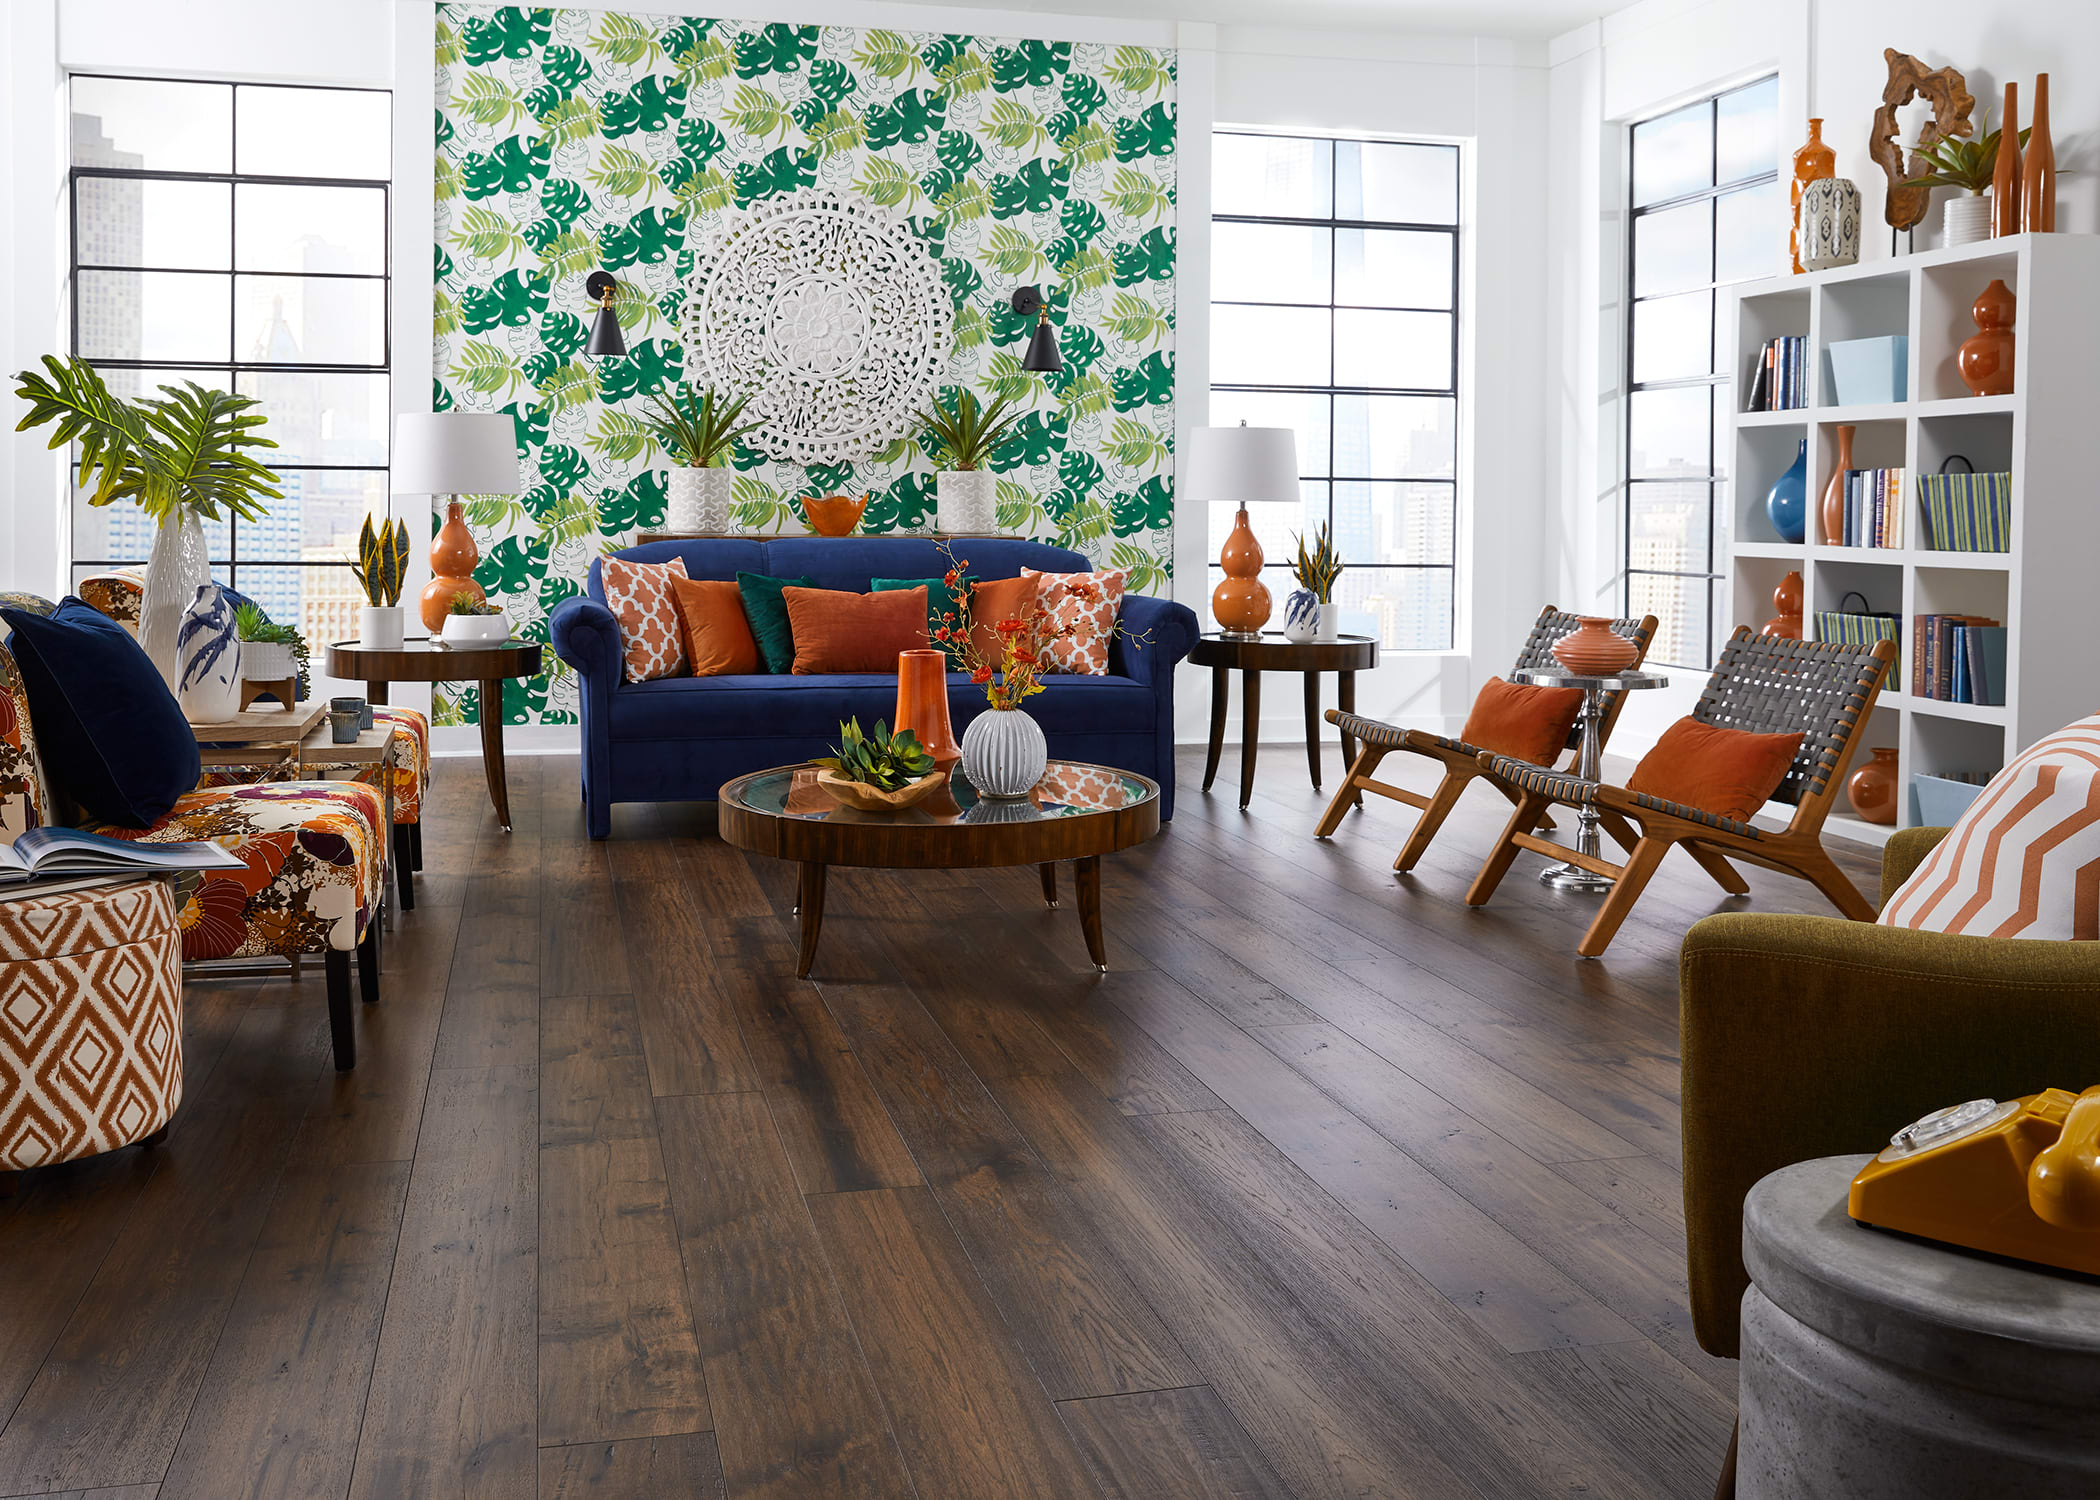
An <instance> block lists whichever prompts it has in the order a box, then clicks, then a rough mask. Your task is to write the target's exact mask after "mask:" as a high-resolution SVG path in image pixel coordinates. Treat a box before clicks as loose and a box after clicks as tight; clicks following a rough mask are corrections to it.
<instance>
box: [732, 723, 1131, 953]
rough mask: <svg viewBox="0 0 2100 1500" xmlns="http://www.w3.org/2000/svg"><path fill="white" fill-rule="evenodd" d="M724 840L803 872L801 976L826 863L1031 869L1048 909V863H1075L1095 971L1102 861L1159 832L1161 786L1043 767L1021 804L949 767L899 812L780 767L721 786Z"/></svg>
mask: <svg viewBox="0 0 2100 1500" xmlns="http://www.w3.org/2000/svg"><path fill="white" fill-rule="evenodd" d="M720 822H721V830H722V838H723V840H724V841H725V842H726V843H729V844H731V845H733V846H735V847H736V848H738V849H749V850H751V851H752V852H753V853H756V854H770V855H772V856H773V857H774V858H775V859H788V860H793V861H795V862H796V863H797V864H799V865H801V867H802V880H801V886H800V896H799V898H798V899H799V904H798V908H797V909H798V911H799V913H800V916H801V919H802V956H801V961H800V963H799V964H798V965H797V967H796V970H795V972H796V973H797V974H798V975H800V976H802V977H804V978H807V977H808V975H809V966H810V961H811V960H812V959H813V958H815V957H816V953H817V934H818V931H819V930H820V929H821V928H822V927H823V925H824V871H825V870H826V868H827V867H829V866H831V865H858V866H861V867H863V868H868V869H877V870H977V869H984V868H986V867H988V866H996V865H1039V866H1041V867H1042V874H1043V899H1044V900H1045V901H1047V902H1049V904H1050V905H1052V906H1055V905H1057V861H1058V860H1061V859H1069V860H1075V861H1077V865H1076V867H1075V868H1074V870H1073V876H1074V879H1075V883H1076V884H1077V885H1078V887H1079V927H1080V930H1081V931H1082V932H1084V933H1085V934H1086V951H1087V952H1088V953H1089V954H1091V955H1092V957H1093V960H1094V965H1095V967H1096V968H1098V969H1101V970H1102V971H1104V972H1106V970H1107V968H1108V950H1107V948H1106V947H1105V946H1104V945H1103V943H1102V940H1101V856H1102V855H1104V854H1113V853H1115V852H1116V851H1117V850H1118V849H1128V848H1129V847H1130V846H1131V845H1133V844H1142V843H1143V842H1144V841H1145V840H1146V839H1149V838H1151V837H1152V835H1153V834H1155V833H1157V832H1159V783H1158V782H1156V781H1152V780H1150V779H1149V778H1147V777H1144V776H1140V775H1138V774H1137V773H1135V772H1133V771H1118V770H1115V769H1113V768H1111V767H1108V766H1090V765H1086V764H1084V763H1083V762H1080V761H1068V760H1053V761H1051V762H1050V769H1049V770H1048V771H1046V772H1045V773H1044V775H1043V779H1042V780H1041V781H1040V782H1038V783H1037V784H1036V788H1035V790H1034V791H1032V792H1030V793H1029V794H1028V796H1027V797H1025V798H1022V799H1019V800H1016V801H1004V800H994V799H992V798H989V797H986V798H981V799H980V798H979V797H978V795H977V789H976V788H975V787H973V786H971V785H970V782H969V779H968V778H967V777H965V776H964V775H963V774H962V768H961V767H960V766H958V767H956V768H955V769H954V770H953V771H950V772H949V773H948V782H947V785H945V786H943V787H941V788H940V789H939V790H938V791H936V792H935V793H934V794H933V795H932V796H930V797H928V798H927V799H926V800H925V801H923V802H921V803H919V804H918V805H917V806H915V807H908V808H905V809H904V810H903V811H902V812H881V813H871V812H856V811H854V810H853V809H851V808H846V807H840V806H839V805H838V804H837V803H836V802H833V801H832V800H831V798H830V797H829V796H827V795H825V793H824V790H823V789H822V788H821V787H819V786H818V785H817V768H816V767H815V766H808V765H803V766H781V767H778V768H776V769H774V770H771V771H754V772H752V773H751V774H750V775H749V776H739V777H738V778H737V779H736V780H734V781H732V782H730V783H729V784H728V785H726V786H724V787H723V788H722V798H721V811H720Z"/></svg>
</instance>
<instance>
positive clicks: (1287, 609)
mask: <svg viewBox="0 0 2100 1500" xmlns="http://www.w3.org/2000/svg"><path fill="white" fill-rule="evenodd" d="M1319 631H1320V601H1319V600H1318V599H1316V598H1314V597H1313V592H1312V590H1311V589H1297V590H1295V591H1294V592H1293V593H1292V594H1291V596H1290V597H1289V598H1288V599H1286V600H1284V601H1283V638H1284V639H1285V640H1287V641H1290V642H1292V643H1293V644H1295V645H1300V646H1303V645H1305V644H1306V643H1307V642H1309V641H1310V640H1312V638H1313V637H1314V636H1315V635H1317V634H1319Z"/></svg>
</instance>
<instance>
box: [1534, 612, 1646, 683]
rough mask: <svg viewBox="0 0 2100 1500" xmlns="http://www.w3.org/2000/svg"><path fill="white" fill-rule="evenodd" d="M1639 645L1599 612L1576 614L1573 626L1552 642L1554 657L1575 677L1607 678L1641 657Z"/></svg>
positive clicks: (1623, 669)
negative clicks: (1597, 613)
mask: <svg viewBox="0 0 2100 1500" xmlns="http://www.w3.org/2000/svg"><path fill="white" fill-rule="evenodd" d="M1640 656H1641V648H1640V647H1639V646H1636V645H1635V644H1634V643H1633V642H1632V641H1629V640H1627V639H1626V637H1625V636H1623V635H1620V634H1619V633H1618V632H1617V631H1615V630H1613V629H1612V628H1611V621H1610V620H1607V619H1606V618H1604V617H1603V616H1602V615H1578V616H1577V617H1576V620H1575V629H1574V630H1572V631H1570V632H1569V633H1568V634H1566V635H1564V636H1562V637H1561V638H1560V639H1559V640H1557V641H1555V642H1554V643H1553V659H1554V660H1555V661H1557V662H1559V663H1560V664H1561V665H1562V666H1563V667H1566V668H1567V669H1568V670H1569V671H1570V672H1573V673H1574V674H1575V675H1576V676H1578V677H1609V676H1610V675H1611V674H1612V673H1614V672H1623V671H1625V670H1626V669H1627V668H1628V667H1630V666H1632V665H1633V664H1634V663H1635V662H1636V661H1638V660H1640Z"/></svg>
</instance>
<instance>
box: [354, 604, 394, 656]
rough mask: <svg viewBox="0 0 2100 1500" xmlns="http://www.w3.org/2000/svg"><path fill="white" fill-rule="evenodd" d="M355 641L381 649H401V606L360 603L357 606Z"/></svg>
mask: <svg viewBox="0 0 2100 1500" xmlns="http://www.w3.org/2000/svg"><path fill="white" fill-rule="evenodd" d="M357 643H358V644H359V645H360V646H374V647H377V648H378V649H379V650H381V651H398V650H400V649H401V606H400V605H398V604H360V605H359V606H358V607H357Z"/></svg>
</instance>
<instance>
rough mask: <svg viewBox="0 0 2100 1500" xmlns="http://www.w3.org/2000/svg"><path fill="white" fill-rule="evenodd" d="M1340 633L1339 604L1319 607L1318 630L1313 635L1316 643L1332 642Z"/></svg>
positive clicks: (1340, 613)
mask: <svg viewBox="0 0 2100 1500" xmlns="http://www.w3.org/2000/svg"><path fill="white" fill-rule="evenodd" d="M1341 633H1342V607H1341V606H1340V605H1339V604H1323V605H1321V606H1320V628H1319V630H1318V631H1316V632H1315V633H1314V635H1313V639H1314V640H1316V641H1333V640H1337V639H1339V638H1340V636H1341Z"/></svg>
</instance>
